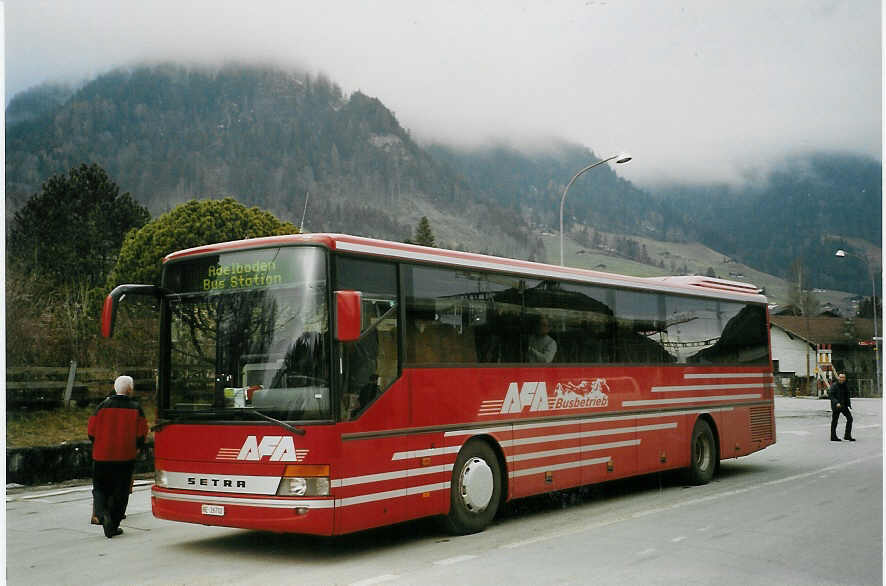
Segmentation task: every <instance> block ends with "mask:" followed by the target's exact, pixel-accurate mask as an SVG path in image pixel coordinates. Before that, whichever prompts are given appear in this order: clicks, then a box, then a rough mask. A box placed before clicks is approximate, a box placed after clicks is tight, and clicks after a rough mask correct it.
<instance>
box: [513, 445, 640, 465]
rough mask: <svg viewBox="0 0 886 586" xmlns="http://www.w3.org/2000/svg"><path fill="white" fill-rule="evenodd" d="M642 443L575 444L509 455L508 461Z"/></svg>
mask: <svg viewBox="0 0 886 586" xmlns="http://www.w3.org/2000/svg"><path fill="white" fill-rule="evenodd" d="M639 444H640V440H638V439H634V440H627V441H623V442H610V443H606V444H593V445H590V446H575V447H572V448H563V449H560V450H547V451H544V452H531V453H528V454H516V455H513V456H508V457H507V461H508V462H522V461H524V460H537V459H539V458H549V457H553V456H565V455H567V454H581V453H584V452H593V451H596V450H608V449H610V448H626V447H629V446H636V445H639Z"/></svg>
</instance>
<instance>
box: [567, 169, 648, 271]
mask: <svg viewBox="0 0 886 586" xmlns="http://www.w3.org/2000/svg"><path fill="white" fill-rule="evenodd" d="M632 158H633V157H632V156H631V155H629V154H627V153H620V154H617V155H612V156H611V157H609V158H606V159H603V160H602V161H597V162H596V163H591V164H590V165H588V166H586V167H583V168H582V169H581V170H579V172H578V173H576V174H575V175H573V176H572V179H570V180H569V183H567V184H566V189H564V190H563V197H561V198H560V266H561V267H562V266H565V265H564V263H563V204H565V203H566V194H567V193H568V192H569V188H570V187H572V184H573V183H574V182H575V180H576V179H578V178H579V176H580V175H582V174H583V173H585V172H587V171H590V170H591V169H593V168H594V167H596V166H597V165H602V164H603V163H608V162H609V161H611V160H612V159H615V162H616V163H617V164H621V163H627V162H628V161H630V160H631V159H632Z"/></svg>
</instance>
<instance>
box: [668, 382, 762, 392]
mask: <svg viewBox="0 0 886 586" xmlns="http://www.w3.org/2000/svg"><path fill="white" fill-rule="evenodd" d="M765 388H766V385H765V384H762V383H746V384H738V385H737V384H728V385H681V386H675V387H652V392H653V393H673V392H677V391H722V390H730V389H765Z"/></svg>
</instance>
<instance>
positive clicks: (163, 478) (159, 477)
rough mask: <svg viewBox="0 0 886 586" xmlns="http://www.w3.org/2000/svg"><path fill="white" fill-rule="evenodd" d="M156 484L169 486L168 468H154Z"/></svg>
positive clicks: (163, 486) (162, 486) (161, 486)
mask: <svg viewBox="0 0 886 586" xmlns="http://www.w3.org/2000/svg"><path fill="white" fill-rule="evenodd" d="M154 484H156V485H157V486H159V487H160V488H168V487H169V477H168V476H167V475H166V470H154Z"/></svg>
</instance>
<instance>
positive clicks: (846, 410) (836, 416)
mask: <svg viewBox="0 0 886 586" xmlns="http://www.w3.org/2000/svg"><path fill="white" fill-rule="evenodd" d="M840 413H842V414H843V416H844V417H845V418H846V431H845V432H844V433H843V437H844V438H850V437H852V413H850V412H849V407H847V406H846V405H840V408H839V409H836V408H834V407H831V437H832V438H833V437H837V420H838V419H840Z"/></svg>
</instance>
